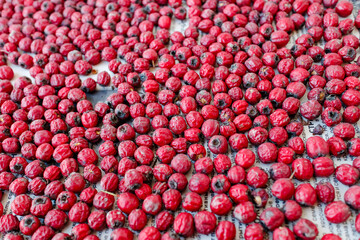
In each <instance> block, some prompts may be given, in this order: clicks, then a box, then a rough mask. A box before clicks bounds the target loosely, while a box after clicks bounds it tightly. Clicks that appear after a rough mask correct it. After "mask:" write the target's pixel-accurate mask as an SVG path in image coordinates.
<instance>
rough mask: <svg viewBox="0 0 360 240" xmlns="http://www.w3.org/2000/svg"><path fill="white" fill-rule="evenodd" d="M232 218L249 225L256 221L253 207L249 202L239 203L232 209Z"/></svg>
mask: <svg viewBox="0 0 360 240" xmlns="http://www.w3.org/2000/svg"><path fill="white" fill-rule="evenodd" d="M233 214H234V217H235V218H236V219H237V220H239V222H241V223H245V224H248V223H251V222H253V221H254V220H255V219H256V212H255V208H254V205H253V204H252V203H251V202H249V201H246V202H243V203H239V204H238V205H237V206H236V207H235V209H234V213H233Z"/></svg>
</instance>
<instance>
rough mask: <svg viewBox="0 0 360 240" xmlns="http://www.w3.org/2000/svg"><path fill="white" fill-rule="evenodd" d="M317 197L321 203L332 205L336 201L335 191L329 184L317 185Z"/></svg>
mask: <svg viewBox="0 0 360 240" xmlns="http://www.w3.org/2000/svg"><path fill="white" fill-rule="evenodd" d="M315 190H316V195H317V198H318V200H319V201H320V202H323V203H330V202H332V201H334V199H335V189H334V187H333V185H332V184H331V183H329V182H326V183H319V184H317V185H316V188H315Z"/></svg>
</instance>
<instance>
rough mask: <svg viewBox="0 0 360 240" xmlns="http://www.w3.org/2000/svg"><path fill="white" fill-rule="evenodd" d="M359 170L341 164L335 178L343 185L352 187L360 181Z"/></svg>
mask: <svg viewBox="0 0 360 240" xmlns="http://www.w3.org/2000/svg"><path fill="white" fill-rule="evenodd" d="M359 176H360V174H359V170H357V169H356V168H354V167H353V166H351V165H349V164H341V165H340V166H338V167H337V168H336V170H335V177H336V179H337V180H338V181H340V182H341V183H342V184H345V185H348V186H352V185H354V184H355V183H356V182H357V181H358V179H359Z"/></svg>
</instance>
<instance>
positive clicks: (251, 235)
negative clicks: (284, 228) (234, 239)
mask: <svg viewBox="0 0 360 240" xmlns="http://www.w3.org/2000/svg"><path fill="white" fill-rule="evenodd" d="M244 238H245V240H251V239H259V240H260V239H264V238H265V230H264V228H263V227H262V225H261V224H260V223H252V224H250V225H248V226H247V227H246V229H245V233H244Z"/></svg>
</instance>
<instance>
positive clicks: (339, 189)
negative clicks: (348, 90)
mask: <svg viewBox="0 0 360 240" xmlns="http://www.w3.org/2000/svg"><path fill="white" fill-rule="evenodd" d="M354 5H355V6H354V11H353V16H352V18H353V19H354V17H355V16H356V14H357V11H358V9H359V8H360V1H357V0H354ZM186 28H187V21H179V20H175V19H174V18H173V23H172V29H171V32H173V31H180V32H184V30H185V29H186ZM154 32H156V29H154ZM302 33H303V32H297V33H293V34H291V42H290V43H289V44H288V45H287V47H291V46H292V44H293V43H294V40H295V39H296V38H298V37H299V36H301V34H302ZM353 34H355V35H356V36H359V32H358V31H357V30H354V32H353ZM200 36H201V35H200ZM199 39H200V37H199ZM323 44H324V42H321V43H319V44H318V45H320V46H323ZM357 52H358V53H359V51H357ZM10 66H11V67H12V68H13V70H14V72H15V77H14V79H16V78H18V77H20V76H28V77H30V75H29V72H28V71H27V70H25V69H22V68H20V67H19V66H14V65H10ZM94 69H96V70H97V72H101V71H108V68H107V63H105V62H102V63H101V64H99V65H96V66H94ZM109 73H110V74H111V76H113V74H112V73H111V72H109ZM87 77H92V78H94V79H95V80H96V75H90V76H81V79H85V78H87ZM113 92H116V90H112V88H111V87H105V88H104V87H98V91H97V92H96V93H95V94H88V99H89V100H91V101H92V103H93V105H95V104H96V103H97V102H99V101H103V102H104V101H105V100H106V98H107V96H109V95H110V94H111V93H113ZM305 101H306V94H305V96H304V97H303V98H302V102H305ZM317 124H321V125H322V126H323V127H324V129H325V131H324V134H323V135H322V136H323V137H324V138H325V139H328V138H330V137H332V136H333V133H332V129H331V128H329V127H327V126H326V125H325V124H323V123H322V122H321V120H320V121H311V122H310V123H309V125H306V126H304V132H303V133H302V135H301V136H300V137H301V138H302V139H303V140H304V142H306V139H307V138H308V137H310V136H312V133H311V132H312V129H313V128H314V126H316V125H317ZM355 130H356V137H360V128H359V126H358V125H356V126H355ZM100 144H101V142H100V143H99V144H97V145H96V146H94V149H96V150H97V147H98V145H100ZM204 146H206V149H207V154H208V156H210V157H211V158H212V159H213V158H214V154H212V153H211V152H210V150H209V149H208V147H207V143H206V142H205V143H204ZM249 147H250V148H251V149H252V150H253V152H254V153H255V154H256V152H257V151H256V149H255V147H252V146H251V145H249ZM155 150H156V149H155ZM235 155H236V152H231V151H229V156H230V158H231V160H232V162H234V158H235ZM298 157H306V154H304V155H303V156H298ZM331 158H332V159H333V161H334V164H335V167H337V166H339V165H341V164H343V163H349V164H352V157H350V156H348V157H341V158H336V157H333V156H331ZM100 161H101V158H100V157H99V162H100ZM255 165H256V166H260V167H262V168H264V169H269V167H270V166H271V164H262V163H260V162H259V160H258V159H257V161H256V163H255ZM194 172H195V171H194V168H192V170H191V171H190V173H189V174H188V179H190V176H191V175H192V174H193V173H194ZM293 182H294V184H295V186H297V185H299V184H301V183H304V182H300V181H298V180H296V179H295V180H294V181H293ZM309 182H310V183H311V184H312V186H313V187H315V186H316V183H319V182H331V183H332V184H333V186H334V188H335V190H336V194H335V196H336V197H335V200H341V201H343V200H344V199H343V196H344V193H345V191H346V190H347V189H348V186H345V185H343V184H341V183H340V182H339V181H337V180H336V179H335V176H334V175H333V176H332V177H330V178H312V179H311V181H309ZM272 183H273V180H269V184H268V187H267V191H268V193H269V195H270V199H269V201H268V204H267V206H266V207H270V206H274V207H278V208H281V207H282V206H283V204H284V202H283V201H281V200H278V199H276V198H275V197H273V196H272V195H271V191H270V187H271V184H272ZM96 188H97V189H98V190H101V188H100V187H99V184H98V185H97V186H96ZM186 192H188V190H186V191H185V192H183V193H182V196H184V195H185V193H186ZM30 196H31V195H30ZM212 196H214V193H208V194H207V195H202V197H203V208H202V209H206V210H208V211H210V201H211V198H212ZM32 197H34V196H32ZM14 198H15V195H14V194H12V193H10V194H9V192H8V191H6V192H5V193H4V195H3V198H2V203H3V205H4V214H5V213H6V214H8V213H11V209H10V203H11V201H12V200H13V199H14ZM53 203H54V202H53ZM54 207H55V204H54ZM234 207H235V206H234ZM325 207H326V204H323V203H319V202H318V203H317V204H316V206H315V207H303V214H302V217H303V218H307V219H309V220H311V221H313V222H314V223H315V224H316V225H317V227H318V230H319V235H318V238H317V239H320V238H321V237H322V236H323V235H324V234H326V233H335V234H337V235H339V236H340V237H342V239H347V240H355V239H359V238H360V233H357V232H356V231H355V226H354V221H355V217H356V214H358V212H357V211H354V210H351V211H352V216H351V217H350V218H349V219H348V220H347V221H346V222H345V223H343V224H331V223H329V222H328V221H327V220H326V218H325V216H324V209H325ZM114 208H117V207H116V203H115V204H114ZM262 210H263V209H257V211H258V215H259V214H260V213H261V212H262ZM180 211H183V210H182V209H181V208H180V209H179V211H178V212H180ZM231 213H232V212H231ZM176 214H177V213H175V215H176ZM193 215H195V213H193ZM19 219H21V217H19ZM221 220H228V221H232V222H234V223H235V225H236V229H237V233H236V234H237V235H236V239H243V234H244V231H245V227H246V225H245V224H239V222H238V221H237V220H236V219H235V218H234V217H233V216H232V214H229V215H228V216H223V217H220V216H218V221H221ZM256 222H258V220H256ZM148 224H149V225H153V226H155V222H154V219H153V218H151V217H150V216H149V222H148ZM75 225H76V224H74V223H68V225H67V227H66V228H65V229H64V230H63V232H66V233H70V232H71V228H72V226H75ZM293 225H294V223H289V224H287V225H286V226H289V227H290V228H291V229H292V227H293ZM127 226H128V225H127V222H126V225H125V227H127ZM111 231H112V230H110V229H107V230H104V231H101V232H97V233H96V234H97V235H98V236H99V237H100V238H101V239H102V240H105V239H110V234H111ZM134 233H135V235H138V232H134ZM269 234H270V235H269V239H271V233H269ZM0 236H1V235H0ZM2 237H3V236H1V238H2ZM188 239H201V240H205V239H206V240H208V239H211V240H212V239H216V237H215V233H213V234H210V235H206V236H205V235H199V234H196V235H195V236H194V237H193V238H188Z"/></svg>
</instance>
